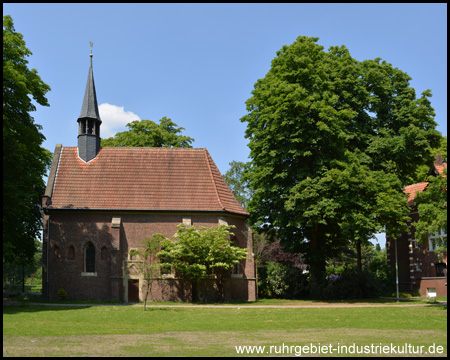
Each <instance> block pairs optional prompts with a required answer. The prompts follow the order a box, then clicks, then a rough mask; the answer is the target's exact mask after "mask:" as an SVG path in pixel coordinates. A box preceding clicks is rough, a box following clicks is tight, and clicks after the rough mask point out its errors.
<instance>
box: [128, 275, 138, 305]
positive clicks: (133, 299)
mask: <svg viewBox="0 0 450 360" xmlns="http://www.w3.org/2000/svg"><path fill="white" fill-rule="evenodd" d="M128 302H129V303H137V302H139V280H128Z"/></svg>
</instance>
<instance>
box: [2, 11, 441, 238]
mask: <svg viewBox="0 0 450 360" xmlns="http://www.w3.org/2000/svg"><path fill="white" fill-rule="evenodd" d="M3 14H4V15H11V16H12V18H13V20H14V26H15V28H16V31H17V32H19V33H21V34H23V36H24V40H25V41H26V44H27V47H28V48H29V49H30V50H31V51H32V52H33V55H32V56H31V57H29V58H28V60H29V66H30V67H31V68H36V69H37V70H38V72H39V75H40V76H41V78H42V79H43V81H44V82H46V83H47V84H49V85H50V87H51V88H52V90H51V91H50V92H49V93H48V95H47V98H48V100H49V103H50V107H40V106H38V109H37V111H36V112H35V113H34V114H33V116H34V119H35V122H36V123H38V124H40V125H42V126H43V130H42V132H43V134H44V135H45V137H46V141H45V142H44V144H43V146H44V147H45V148H47V149H49V150H50V151H54V148H55V144H57V143H61V144H63V145H64V146H76V144H77V134H78V130H77V118H78V116H79V114H80V110H81V104H82V100H83V95H84V88H85V85H86V79H87V75H88V68H89V53H90V46H89V41H92V42H93V43H94V47H93V54H94V60H93V61H94V78H95V85H96V90H97V99H98V103H99V105H100V116H101V118H102V121H103V123H102V129H101V134H102V137H104V138H105V137H109V136H112V135H114V134H115V133H116V132H118V131H124V130H126V128H125V124H126V123H128V122H130V121H133V120H139V119H141V120H142V119H150V120H153V121H158V120H159V119H160V118H162V117H163V116H167V117H169V118H171V119H172V120H173V121H174V122H175V123H177V124H178V125H179V126H182V127H184V128H185V129H186V130H185V131H184V134H185V135H188V136H191V137H193V138H194V139H195V142H194V144H193V146H194V147H198V148H203V147H205V148H207V149H208V151H209V152H210V154H211V156H212V158H213V159H214V161H215V163H216V164H217V166H218V167H219V170H220V171H221V172H222V174H223V173H225V172H226V171H227V170H228V168H229V165H228V164H229V163H230V162H231V161H232V160H238V161H247V160H248V155H249V149H248V147H247V140H246V139H245V138H244V132H245V128H246V124H244V123H241V122H240V118H241V117H242V116H244V115H245V114H246V107H245V101H246V100H247V99H248V98H249V97H250V96H251V91H252V89H253V85H254V84H255V82H256V80H257V79H259V78H262V77H264V76H265V74H266V73H267V71H268V70H269V69H270V65H271V61H272V59H273V58H274V57H275V56H276V52H277V51H278V50H279V49H281V47H282V46H283V45H289V44H292V43H293V42H294V41H295V39H296V38H297V37H298V36H299V35H306V36H315V37H319V38H320V39H319V41H318V43H319V44H320V45H322V46H324V48H325V49H328V48H329V47H330V46H333V45H345V46H347V48H348V49H349V51H350V54H351V55H352V56H353V57H354V58H356V59H358V60H364V59H373V58H376V57H381V58H382V59H384V60H386V61H387V62H389V63H391V64H393V66H395V67H398V68H399V69H401V70H403V71H405V72H406V73H408V74H409V75H410V76H411V77H412V81H411V85H412V86H413V87H414V88H415V89H416V92H417V95H418V96H419V95H420V94H421V93H422V91H424V90H426V89H431V90H432V93H433V97H432V98H431V102H432V106H433V107H434V109H435V111H436V117H435V120H436V122H437V123H438V124H439V125H438V128H437V129H438V130H439V131H440V132H441V133H442V134H443V135H447V4H17V3H15V4H3ZM380 243H381V245H382V246H384V240H381V241H380Z"/></svg>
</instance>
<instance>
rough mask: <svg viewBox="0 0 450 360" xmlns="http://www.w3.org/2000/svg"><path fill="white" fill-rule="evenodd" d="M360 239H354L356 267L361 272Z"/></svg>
mask: <svg viewBox="0 0 450 360" xmlns="http://www.w3.org/2000/svg"><path fill="white" fill-rule="evenodd" d="M361 258H362V257H361V240H359V239H358V240H356V267H357V269H358V272H359V273H361V272H362V259H361Z"/></svg>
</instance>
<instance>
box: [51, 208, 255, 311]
mask: <svg viewBox="0 0 450 360" xmlns="http://www.w3.org/2000/svg"><path fill="white" fill-rule="evenodd" d="M219 217H221V218H222V219H225V220H226V221H227V222H228V224H229V225H235V226H236V229H233V232H234V234H235V236H236V242H237V245H238V246H240V247H243V248H248V249H249V258H250V260H246V261H243V262H242V264H241V265H242V266H241V273H242V275H241V277H239V278H231V279H229V281H228V283H227V284H226V286H225V289H226V292H225V298H226V299H227V300H249V301H252V300H255V296H256V294H255V291H256V287H255V267H254V261H253V257H252V250H251V249H252V247H253V240H252V239H253V236H252V234H251V231H250V230H249V228H248V227H247V225H246V223H245V219H246V217H244V216H239V215H231V214H223V213H217V214H214V213H181V212H180V213H154V212H147V213H146V212H122V213H120V212H115V211H86V210H85V211H83V210H76V211H75V210H52V211H48V215H44V231H43V234H44V244H43V246H44V253H43V294H44V296H47V294H48V297H49V298H50V299H57V298H58V290H59V289H61V288H64V289H65V290H66V292H67V294H68V298H69V299H70V300H81V299H83V300H119V301H124V302H127V301H128V280H129V278H130V279H133V278H136V276H133V275H131V276H130V275H127V274H126V272H124V271H123V268H124V266H125V265H126V262H127V259H128V256H127V254H128V251H129V250H130V249H132V248H138V247H139V243H140V241H142V240H143V239H145V238H146V237H151V236H152V235H153V234H155V233H162V234H163V235H164V236H166V237H168V238H172V236H173V235H174V234H175V232H176V230H177V229H176V226H177V225H178V224H180V223H182V221H183V218H184V219H185V218H190V219H191V222H192V225H194V226H195V227H196V228H197V227H198V226H208V227H211V226H217V225H218V224H219ZM49 219H50V221H49V222H48V220H49ZM113 219H114V221H113ZM48 239H50V240H49V241H48ZM89 242H90V243H92V245H93V246H94V248H95V272H94V273H86V271H85V268H84V266H85V248H86V245H87V244H88V243H89ZM47 243H49V247H48V249H47ZM47 252H48V257H47ZM47 258H48V269H47ZM47 270H48V271H47ZM47 276H48V281H47ZM137 278H138V277H137ZM214 286H215V285H214V281H211V280H208V281H204V282H203V284H201V286H200V288H201V289H203V292H204V294H205V298H207V299H210V300H215V299H216V296H217V292H216V291H215V288H214ZM191 296H192V294H191V284H190V283H187V282H184V281H182V280H180V279H160V280H158V281H157V282H156V283H155V285H154V286H153V288H152V294H151V297H149V298H151V299H153V300H157V301H162V300H173V301H190V300H191ZM143 297H144V292H143V281H142V279H140V281H139V298H140V300H141V301H143V300H144V299H143Z"/></svg>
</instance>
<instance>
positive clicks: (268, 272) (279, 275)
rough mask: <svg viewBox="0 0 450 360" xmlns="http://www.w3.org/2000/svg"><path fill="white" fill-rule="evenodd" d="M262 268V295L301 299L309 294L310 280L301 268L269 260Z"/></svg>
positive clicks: (260, 282)
mask: <svg viewBox="0 0 450 360" xmlns="http://www.w3.org/2000/svg"><path fill="white" fill-rule="evenodd" d="M261 270H262V271H260V281H259V283H258V286H259V292H260V296H261V297H272V298H278V299H299V298H302V297H305V296H307V294H308V286H307V285H308V280H307V276H306V275H304V274H303V271H302V270H301V269H299V268H297V267H295V266H292V265H281V264H279V263H275V262H271V261H269V262H267V266H266V268H264V269H261Z"/></svg>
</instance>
